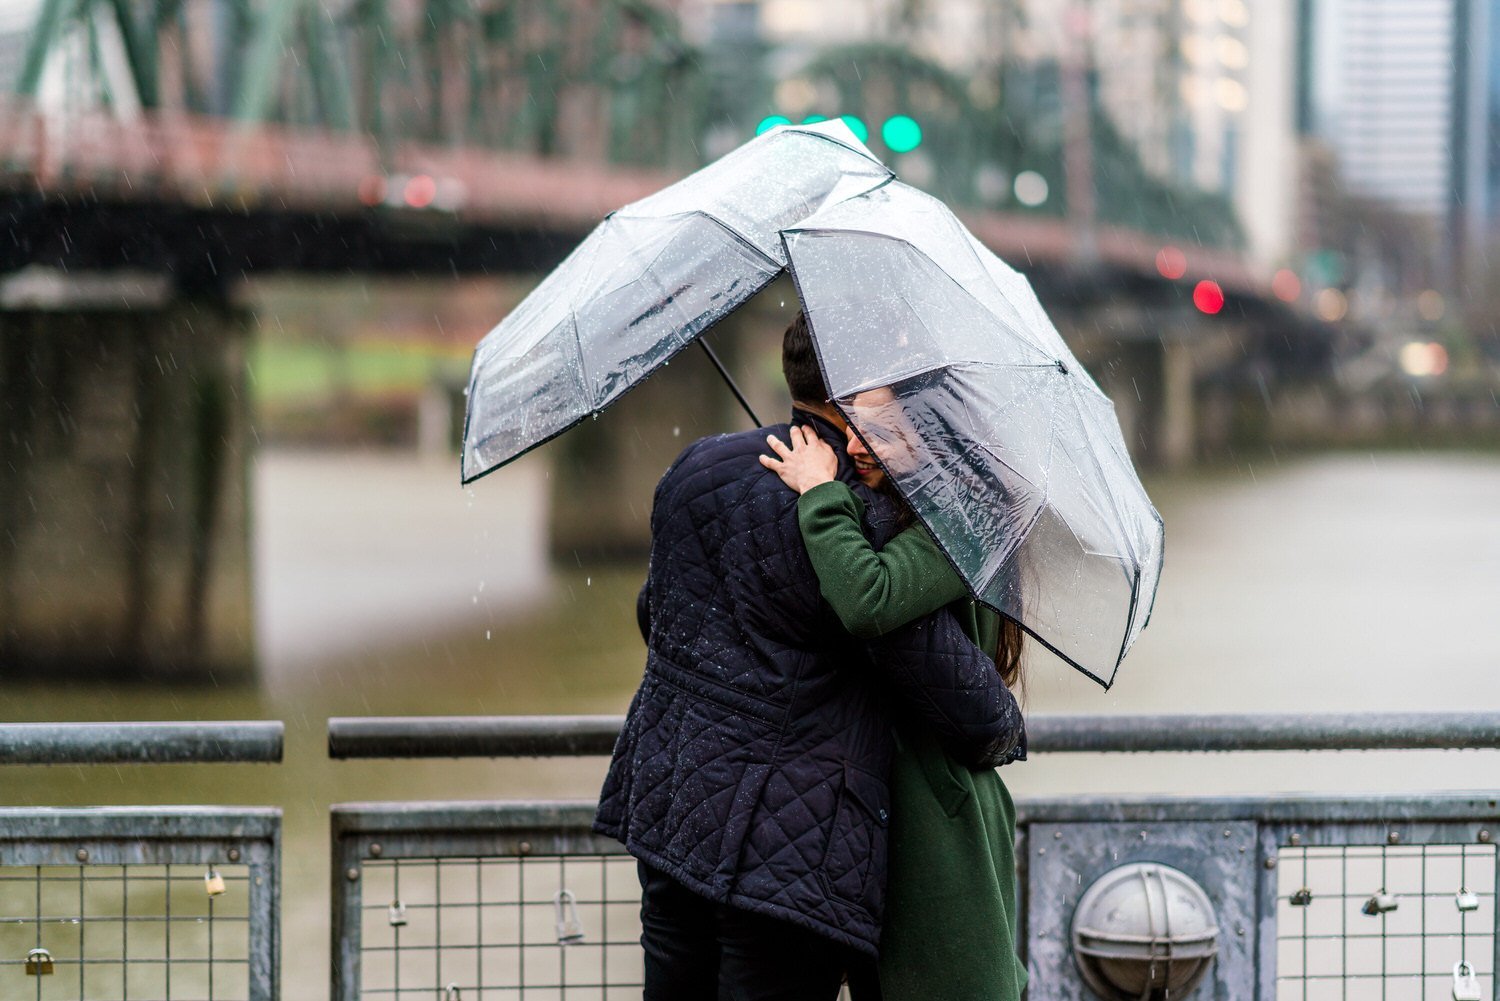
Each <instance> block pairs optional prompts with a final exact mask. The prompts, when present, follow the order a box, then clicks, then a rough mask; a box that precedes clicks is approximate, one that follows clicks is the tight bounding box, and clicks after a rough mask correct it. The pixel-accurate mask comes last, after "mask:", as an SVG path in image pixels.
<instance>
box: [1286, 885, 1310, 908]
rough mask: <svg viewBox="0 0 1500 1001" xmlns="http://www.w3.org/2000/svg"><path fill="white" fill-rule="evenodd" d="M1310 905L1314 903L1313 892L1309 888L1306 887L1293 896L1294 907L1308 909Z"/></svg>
mask: <svg viewBox="0 0 1500 1001" xmlns="http://www.w3.org/2000/svg"><path fill="white" fill-rule="evenodd" d="M1310 903H1312V890H1309V889H1308V888H1307V887H1305V886H1304V887H1303V888H1302V889H1300V890H1298V891H1297V892H1296V893H1294V894H1292V899H1291V904H1292V906H1293V907H1306V906H1307V905H1308V904H1310Z"/></svg>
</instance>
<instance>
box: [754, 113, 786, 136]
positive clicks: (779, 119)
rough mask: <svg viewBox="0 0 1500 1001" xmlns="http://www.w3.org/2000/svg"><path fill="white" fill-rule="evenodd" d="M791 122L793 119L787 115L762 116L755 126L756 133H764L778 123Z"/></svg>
mask: <svg viewBox="0 0 1500 1001" xmlns="http://www.w3.org/2000/svg"><path fill="white" fill-rule="evenodd" d="M790 124H792V120H791V119H790V118H788V117H786V116H785V115H767V116H766V117H765V118H762V119H761V120H760V124H759V125H757V126H756V127H755V134H756V135H762V134H763V133H766V132H769V131H771V130H772V129H774V128H775V127H776V126H778V125H790Z"/></svg>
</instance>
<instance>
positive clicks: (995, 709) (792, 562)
mask: <svg viewBox="0 0 1500 1001" xmlns="http://www.w3.org/2000/svg"><path fill="white" fill-rule="evenodd" d="M799 422H805V423H808V424H810V425H811V426H812V427H814V428H815V429H816V430H817V432H818V434H819V435H820V436H822V437H823V438H824V440H826V441H828V442H829V443H830V444H831V445H833V446H834V447H835V450H836V451H837V452H838V454H839V455H840V457H841V458H840V463H841V465H840V477H841V478H843V479H846V480H851V479H852V471H851V470H850V468H849V467H848V466H847V462H846V460H845V459H843V458H842V457H843V454H844V453H843V448H842V445H843V436H842V435H841V434H840V433H839V432H838V431H837V430H836V429H835V428H833V427H832V426H831V425H829V424H827V423H826V422H824V421H822V420H821V419H818V418H811V419H808V418H805V417H804V416H802V415H799ZM788 427H789V425H781V426H779V427H773V428H766V429H761V430H756V431H748V432H744V433H741V434H734V435H720V436H717V437H712V438H705V439H702V440H700V441H698V442H695V443H694V444H693V445H691V446H689V447H688V449H687V450H686V451H685V452H684V453H683V454H682V455H681V456H680V457H679V458H678V460H677V461H676V462H675V463H674V464H673V466H672V468H671V469H669V470H668V471H667V473H666V475H665V476H664V477H663V478H662V481H661V483H660V484H659V485H658V487H657V491H656V501H655V507H654V508H653V511H652V518H651V531H652V544H651V569H650V574H649V577H648V580H647V583H646V588H645V590H644V592H643V595H642V597H643V602H644V606H643V609H642V611H643V615H642V619H643V632H646V633H647V634H648V635H647V646H648V656H647V661H646V671H645V677H644V679H643V680H642V682H641V687H640V689H639V690H638V691H637V692H636V695H635V698H634V700H633V701H632V702H631V705H630V711H629V714H628V715H627V717H626V721H625V726H624V728H623V730H622V731H621V733H620V739H619V742H618V743H617V744H616V746H615V752H614V759H613V761H612V762H611V763H610V768H609V774H608V776H607V777H606V779H605V782H604V788H603V791H602V792H601V794H600V802H599V811H598V814H597V816H596V818H595V821H594V828H595V830H597V831H600V832H601V833H604V834H608V835H610V836H613V837H616V838H618V839H619V840H621V841H622V842H624V844H625V846H626V848H627V849H628V850H629V851H630V853H631V854H633V855H635V856H636V857H637V858H639V859H641V860H643V861H645V862H646V863H648V864H650V865H652V866H654V867H656V868H657V869H660V870H662V871H663V872H665V873H667V874H668V875H670V876H672V877H674V878H675V879H677V880H678V881H679V882H681V883H682V884H684V885H685V886H687V887H688V888H690V889H692V890H694V891H696V892H698V893H700V894H702V895H703V896H705V897H708V898H710V899H712V900H715V901H719V902H723V903H727V904H729V905H731V906H736V907H741V908H744V909H746V910H750V911H755V912H758V913H761V914H766V915H769V916H771V917H775V918H780V919H784V920H787V921H791V922H794V923H795V924H798V925H800V926H802V927H804V928H808V929H811V930H812V931H815V932H817V933H820V934H822V935H825V936H827V937H829V938H830V939H833V940H835V941H837V942H840V943H842V944H845V945H849V946H853V947H855V948H858V949H861V950H863V951H865V952H868V953H872V954H873V953H874V952H875V950H876V943H877V941H878V939H879V928H880V916H881V900H882V896H883V894H884V885H885V859H886V841H885V838H886V827H887V824H888V823H889V819H890V814H889V810H890V799H889V791H888V788H887V784H886V783H887V775H888V773H889V766H890V760H891V753H892V739H891V727H892V715H891V707H892V706H896V705H899V706H901V708H902V712H910V713H912V714H913V715H915V716H916V717H917V718H919V719H920V720H921V721H922V722H923V723H924V724H925V725H928V726H931V727H933V729H934V730H935V732H937V733H938V734H939V736H940V739H943V740H944V742H945V743H946V744H947V745H948V746H949V747H950V748H951V749H953V750H954V751H955V753H958V754H959V756H960V757H961V758H964V759H966V760H971V761H973V762H975V763H976V764H978V763H980V762H981V761H983V760H985V759H986V758H988V759H989V760H990V762H991V763H993V762H994V761H998V760H1001V759H1003V758H1004V757H1005V756H1006V754H1007V753H1008V752H1010V751H1011V750H1012V749H1013V747H1014V745H1015V744H1016V742H1017V741H1018V740H1019V739H1020V737H1021V728H1020V717H1019V713H1018V712H1017V710H1016V706H1015V701H1014V699H1013V698H1011V696H1010V693H1009V692H1008V691H1007V690H1006V689H1005V686H1004V685H1003V684H1001V682H1000V680H999V676H998V672H997V671H996V670H995V666H994V663H993V661H991V660H990V659H989V658H988V657H987V656H986V655H984V654H983V653H982V652H980V651H979V649H978V648H977V647H975V646H974V645H973V644H971V643H969V642H968V640H967V639H966V638H965V637H964V635H963V633H962V631H961V630H960V629H959V627H958V624H957V622H956V620H955V619H954V618H953V617H952V615H951V614H949V613H948V612H946V611H940V612H938V613H936V614H934V615H932V616H929V617H928V618H926V619H923V620H920V621H919V622H917V623H913V624H912V625H911V626H908V627H906V628H904V629H901V630H897V631H896V632H895V633H892V634H891V635H889V636H887V637H885V638H884V639H882V640H881V641H879V647H878V648H875V647H867V646H866V645H865V644H862V643H860V642H859V641H857V640H855V639H853V638H852V637H850V636H849V635H848V634H847V633H846V632H844V631H843V629H842V627H841V626H840V625H839V624H838V621H837V619H836V618H835V617H834V615H833V613H832V611H831V610H830V609H829V608H828V607H827V606H826V605H825V604H824V603H823V602H822V600H821V598H820V597H819V591H818V582H817V577H816V575H815V574H814V572H813V570H812V567H811V565H810V563H809V561H808V558H807V552H806V549H805V548H804V547H803V544H802V539H801V535H800V533H799V530H798V526H797V516H796V494H795V493H793V492H792V491H791V490H788V489H787V488H786V487H785V486H784V485H783V484H782V483H781V481H780V480H779V479H778V478H777V477H776V476H775V475H774V474H773V473H770V472H767V471H766V470H764V469H763V468H762V467H761V466H760V464H759V461H758V456H759V455H761V454H762V453H763V452H764V451H765V436H766V434H767V433H774V434H777V435H778V436H780V437H781V438H782V440H786V438H787V430H788ZM871 508H872V511H873V512H874V514H875V517H876V518H877V519H878V518H880V517H881V515H880V512H881V511H882V510H883V511H885V512H886V516H885V522H884V523H883V524H882V525H881V526H879V527H877V529H876V531H877V533H879V532H881V531H883V532H885V534H886V535H889V533H890V531H891V530H892V526H891V525H890V524H889V521H890V518H889V506H888V505H885V504H884V502H883V501H882V500H881V499H878V498H877V499H872V503H871Z"/></svg>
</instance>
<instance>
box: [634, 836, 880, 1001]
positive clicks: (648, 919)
mask: <svg viewBox="0 0 1500 1001" xmlns="http://www.w3.org/2000/svg"><path fill="white" fill-rule="evenodd" d="M637 868H638V869H639V872H640V878H641V946H642V948H644V949H645V951H646V992H645V1001H762V999H764V1001H772V999H776V1001H832V999H833V998H835V997H837V996H838V992H839V985H840V984H842V983H843V981H844V978H845V977H846V976H848V977H849V978H850V981H851V984H853V985H855V990H856V996H857V997H858V998H859V999H860V1001H870V999H872V998H878V996H879V995H878V991H877V990H876V989H874V987H873V984H874V979H875V978H874V962H873V961H872V960H870V959H869V958H867V957H865V956H864V955H861V954H859V953H857V952H855V951H854V950H852V949H848V948H845V947H844V946H841V945H837V944H835V943H833V942H830V941H829V940H828V939H826V938H823V937H822V936H821V935H815V934H814V933H812V932H810V931H804V930H803V929H801V928H798V927H797V926H796V925H794V924H791V923H789V922H786V921H778V920H776V919H775V918H768V917H764V916H763V915H759V914H752V913H750V912H749V911H742V910H740V909H739V908H736V907H726V906H724V905H722V904H715V903H713V902H712V901H710V900H707V899H705V898H703V897H700V896H698V894H696V893H694V892H693V891H691V890H689V889H687V888H686V887H685V886H683V885H682V884H681V883H679V882H677V881H676V880H675V879H673V878H671V877H670V876H668V875H666V874H665V873H662V872H658V871H657V870H655V869H653V868H651V867H650V866H648V865H646V864H645V863H644V862H642V863H639V864H638V866H637ZM865 982H868V986H866V983H865Z"/></svg>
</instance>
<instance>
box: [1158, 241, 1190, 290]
mask: <svg viewBox="0 0 1500 1001" xmlns="http://www.w3.org/2000/svg"><path fill="white" fill-rule="evenodd" d="M1156 270H1157V271H1159V272H1161V276H1162V277H1163V278H1170V279H1171V280H1173V281H1176V280H1177V279H1179V278H1181V277H1182V276H1183V275H1185V274H1187V255H1186V254H1184V253H1183V252H1182V251H1180V250H1178V249H1177V248H1176V247H1173V246H1170V245H1169V246H1166V247H1163V248H1161V249H1160V250H1158V251H1157V252H1156Z"/></svg>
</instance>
